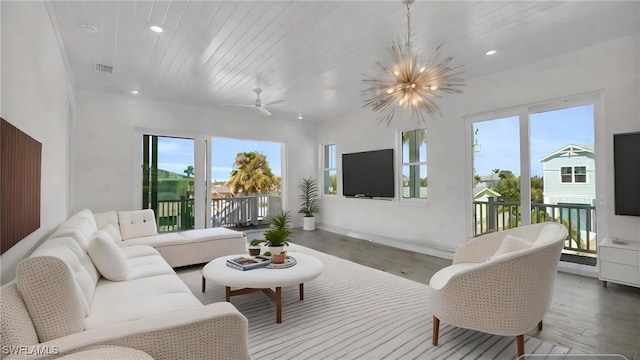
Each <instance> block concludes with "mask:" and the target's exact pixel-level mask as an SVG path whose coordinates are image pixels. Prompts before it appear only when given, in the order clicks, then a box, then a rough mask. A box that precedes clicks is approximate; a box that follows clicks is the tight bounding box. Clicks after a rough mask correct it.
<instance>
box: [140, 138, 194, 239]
mask: <svg viewBox="0 0 640 360" xmlns="http://www.w3.org/2000/svg"><path fill="white" fill-rule="evenodd" d="M194 149H195V140H194V139H189V138H179V137H168V136H156V135H149V134H143V138H142V208H143V209H153V211H154V212H155V214H156V222H157V224H158V228H159V231H161V232H163V231H176V230H186V229H193V228H194V227H195V215H196V209H195V193H194V191H195V187H194V178H195V167H194V164H195V152H194Z"/></svg>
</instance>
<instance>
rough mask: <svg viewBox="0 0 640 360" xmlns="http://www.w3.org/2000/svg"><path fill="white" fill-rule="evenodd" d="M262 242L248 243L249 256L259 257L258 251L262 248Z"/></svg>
mask: <svg viewBox="0 0 640 360" xmlns="http://www.w3.org/2000/svg"><path fill="white" fill-rule="evenodd" d="M263 242H264V240H260V239H255V240H251V242H250V243H249V255H251V256H257V255H260V251H261V250H262V247H261V246H260V245H261V244H262V243H263Z"/></svg>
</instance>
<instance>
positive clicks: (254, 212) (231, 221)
mask: <svg viewBox="0 0 640 360" xmlns="http://www.w3.org/2000/svg"><path fill="white" fill-rule="evenodd" d="M280 210H282V200H281V197H280V196H276V195H268V194H257V195H252V196H239V197H232V198H218V199H212V201H211V218H212V219H213V226H225V227H230V226H248V225H259V224H260V223H261V222H262V221H264V219H265V218H266V217H267V216H269V215H275V214H276V213H277V212H279V211H280Z"/></svg>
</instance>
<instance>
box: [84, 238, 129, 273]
mask: <svg viewBox="0 0 640 360" xmlns="http://www.w3.org/2000/svg"><path fill="white" fill-rule="evenodd" d="M87 251H88V252H89V256H90V257H91V260H93V263H94V264H95V265H96V267H97V268H98V271H100V274H102V276H103V277H105V278H107V279H109V280H112V281H124V280H127V278H128V277H129V274H131V267H130V266H129V263H128V261H127V258H126V257H125V256H124V255H123V254H122V252H121V251H120V248H118V245H116V243H115V242H114V241H113V238H112V237H111V235H109V233H108V232H107V231H106V230H100V231H98V232H96V233H95V234H94V235H93V238H92V239H91V242H90V243H89V247H87Z"/></svg>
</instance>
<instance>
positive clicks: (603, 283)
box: [602, 280, 607, 288]
mask: <svg viewBox="0 0 640 360" xmlns="http://www.w3.org/2000/svg"><path fill="white" fill-rule="evenodd" d="M602 287H603V288H606V287H607V282H606V281H605V280H602Z"/></svg>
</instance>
